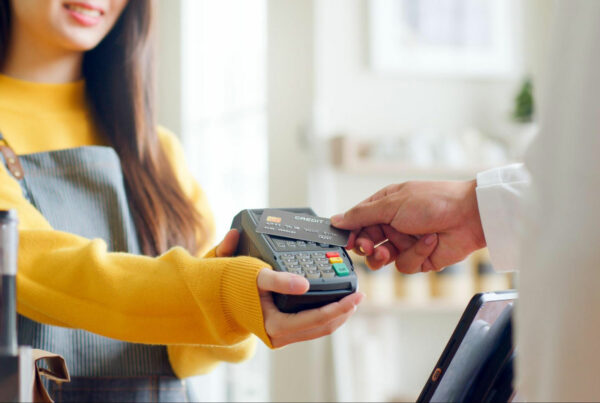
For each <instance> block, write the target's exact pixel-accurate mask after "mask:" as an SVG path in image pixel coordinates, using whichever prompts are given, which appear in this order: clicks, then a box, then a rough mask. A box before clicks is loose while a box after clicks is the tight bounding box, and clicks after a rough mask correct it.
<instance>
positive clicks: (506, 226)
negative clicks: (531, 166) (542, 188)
mask: <svg viewBox="0 0 600 403" xmlns="http://www.w3.org/2000/svg"><path fill="white" fill-rule="evenodd" d="M529 182H530V180H529V173H528V172H527V170H526V169H525V166H524V165H523V164H512V165H508V166H505V167H501V168H495V169H490V170H487V171H484V172H480V173H479V174H477V189H476V191H477V204H478V205H479V215H480V217H481V223H482V226H483V233H484V236H485V240H486V243H487V246H488V250H489V253H490V258H491V259H492V264H493V266H494V268H495V269H496V270H498V271H512V270H517V269H518V267H517V266H518V262H519V236H518V228H517V226H518V225H519V223H518V220H517V219H516V218H517V217H518V215H519V214H518V211H519V209H520V206H521V204H522V198H523V192H524V190H525V189H526V188H527V187H528V186H529Z"/></svg>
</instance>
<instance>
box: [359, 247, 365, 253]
mask: <svg viewBox="0 0 600 403" xmlns="http://www.w3.org/2000/svg"><path fill="white" fill-rule="evenodd" d="M358 250H359V251H360V253H366V252H365V250H364V249H363V247H362V246H359V247H358Z"/></svg>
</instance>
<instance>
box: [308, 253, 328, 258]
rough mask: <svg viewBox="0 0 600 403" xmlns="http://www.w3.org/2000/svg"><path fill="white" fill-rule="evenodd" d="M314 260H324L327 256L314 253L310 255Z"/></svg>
mask: <svg viewBox="0 0 600 403" xmlns="http://www.w3.org/2000/svg"><path fill="white" fill-rule="evenodd" d="M310 257H312V258H313V259H324V258H325V255H324V254H323V253H313V254H311V255H310Z"/></svg>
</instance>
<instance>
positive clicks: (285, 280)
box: [256, 269, 310, 295]
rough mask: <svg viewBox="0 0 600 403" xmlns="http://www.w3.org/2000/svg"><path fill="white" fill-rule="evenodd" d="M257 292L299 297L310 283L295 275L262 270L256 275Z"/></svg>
mask: <svg viewBox="0 0 600 403" xmlns="http://www.w3.org/2000/svg"><path fill="white" fill-rule="evenodd" d="M256 281H257V285H258V290H259V291H260V292H262V293H264V292H277V293H279V294H292V295H301V294H304V293H305V292H306V291H308V288H309V287H310V283H309V282H308V280H307V279H305V278H304V277H302V276H299V275H297V274H292V273H285V272H281V271H273V270H271V269H262V270H261V271H260V272H259V273H258V279H257V280H256Z"/></svg>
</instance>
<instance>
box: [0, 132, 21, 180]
mask: <svg viewBox="0 0 600 403" xmlns="http://www.w3.org/2000/svg"><path fill="white" fill-rule="evenodd" d="M0 153H2V155H3V156H4V161H5V162H6V167H7V168H8V170H9V172H10V173H11V174H12V176H14V177H15V179H17V180H21V179H23V167H22V166H21V161H19V157H18V156H17V154H16V153H15V152H14V151H13V149H12V148H11V147H10V146H9V145H8V141H6V139H5V138H4V136H2V133H0Z"/></svg>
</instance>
